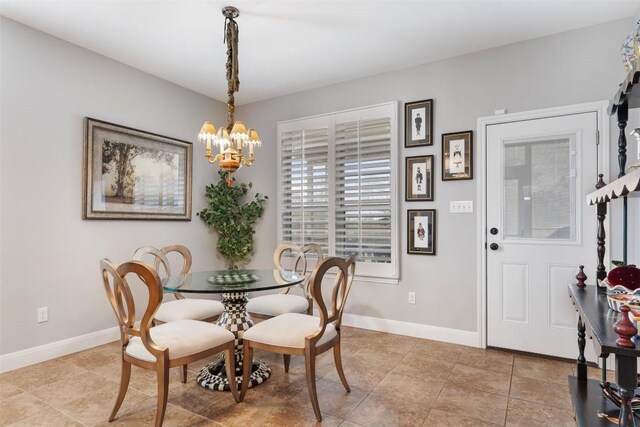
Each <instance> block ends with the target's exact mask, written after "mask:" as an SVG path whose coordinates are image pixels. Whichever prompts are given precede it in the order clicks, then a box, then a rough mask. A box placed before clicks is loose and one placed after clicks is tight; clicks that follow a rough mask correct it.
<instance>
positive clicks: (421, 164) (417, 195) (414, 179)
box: [404, 156, 433, 202]
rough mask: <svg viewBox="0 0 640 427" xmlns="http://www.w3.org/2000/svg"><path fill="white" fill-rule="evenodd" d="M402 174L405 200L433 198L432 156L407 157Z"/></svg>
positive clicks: (429, 199)
mask: <svg viewBox="0 0 640 427" xmlns="http://www.w3.org/2000/svg"><path fill="white" fill-rule="evenodd" d="M404 174H405V187H404V188H405V193H404V200H405V201H407V202H415V201H427V202H430V201H432V200H433V156H414V157H407V158H406V159H405V169H404Z"/></svg>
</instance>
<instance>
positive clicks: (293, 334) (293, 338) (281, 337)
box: [242, 313, 338, 348]
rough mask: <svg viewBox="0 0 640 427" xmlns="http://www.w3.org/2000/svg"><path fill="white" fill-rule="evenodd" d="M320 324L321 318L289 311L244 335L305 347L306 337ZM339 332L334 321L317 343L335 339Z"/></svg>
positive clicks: (265, 340) (254, 327)
mask: <svg viewBox="0 0 640 427" xmlns="http://www.w3.org/2000/svg"><path fill="white" fill-rule="evenodd" d="M319 326H320V318H318V317H313V316H309V315H308V314H299V313H287V314H281V315H280V316H276V317H273V318H271V319H268V320H265V321H263V322H260V323H258V324H256V325H254V326H252V327H251V328H249V329H248V330H247V331H245V332H244V335H243V336H242V338H243V339H246V340H250V341H255V342H259V343H263V344H270V345H278V346H282V347H293V348H304V344H305V337H307V336H309V335H311V334H312V333H314V332H315V331H316V329H318V327H319ZM336 335H338V334H337V332H336V328H335V326H333V323H329V324H328V325H327V328H326V329H325V331H324V334H323V335H322V337H321V338H320V340H319V341H318V343H317V345H322V344H324V343H326V342H327V341H329V340H331V339H333V338H334V337H335V336H336Z"/></svg>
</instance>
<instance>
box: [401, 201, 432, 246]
mask: <svg viewBox="0 0 640 427" xmlns="http://www.w3.org/2000/svg"><path fill="white" fill-rule="evenodd" d="M407 253H408V254H416V255H435V254H436V210H435V209H422V210H418V209H410V210H408V211H407Z"/></svg>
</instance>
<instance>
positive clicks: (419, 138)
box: [404, 99, 433, 148]
mask: <svg viewBox="0 0 640 427" xmlns="http://www.w3.org/2000/svg"><path fill="white" fill-rule="evenodd" d="M432 136H433V99H425V100H423V101H415V102H407V103H406V104H404V146H405V147H407V148H408V147H421V146H424V145H433V137H432Z"/></svg>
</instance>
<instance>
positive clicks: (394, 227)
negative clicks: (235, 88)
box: [276, 101, 402, 284]
mask: <svg viewBox="0 0 640 427" xmlns="http://www.w3.org/2000/svg"><path fill="white" fill-rule="evenodd" d="M398 105H399V103H398V102H397V101H393V102H387V103H383V104H375V105H370V106H365V107H359V108H353V109H349V110H342V111H335V112H331V113H326V114H319V115H315V116H309V117H302V118H297V119H292V120H285V121H280V122H278V123H277V154H276V155H277V164H278V166H277V170H278V192H277V195H278V197H277V201H278V212H277V215H278V226H277V239H278V240H281V239H282V235H283V234H282V233H283V224H282V215H283V193H282V191H281V190H280V189H282V188H283V187H282V134H283V133H284V132H291V131H295V130H303V129H305V128H306V129H319V128H323V127H326V128H328V132H327V133H328V164H327V172H328V183H329V204H328V212H329V221H328V230H329V236H328V246H329V254H326V255H329V256H333V254H335V249H336V232H335V231H336V229H335V215H336V211H335V209H336V206H335V194H336V141H335V135H336V132H335V124H336V120H337V121H338V122H339V123H346V122H350V121H356V120H369V119H376V118H381V117H389V119H390V132H389V140H390V141H389V142H390V166H391V171H390V191H391V214H392V218H391V239H390V243H391V262H390V263H388V264H387V263H368V262H362V263H360V264H358V268H357V269H356V281H358V280H360V281H368V282H374V283H391V284H397V283H398V280H399V278H400V236H401V233H400V232H399V230H398V228H399V226H400V225H401V223H402V219H401V217H400V216H399V206H400V201H399V196H398V195H399V194H400V192H399V191H398V190H399V182H400V180H399V176H400V166H399V157H400V147H399V146H398V141H399V135H398V110H399V107H398Z"/></svg>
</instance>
